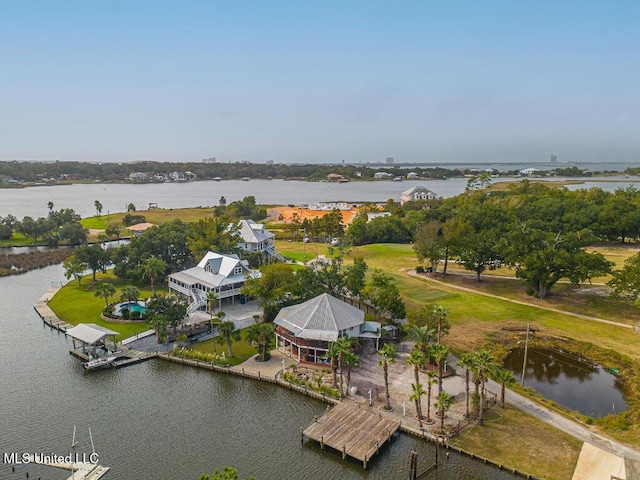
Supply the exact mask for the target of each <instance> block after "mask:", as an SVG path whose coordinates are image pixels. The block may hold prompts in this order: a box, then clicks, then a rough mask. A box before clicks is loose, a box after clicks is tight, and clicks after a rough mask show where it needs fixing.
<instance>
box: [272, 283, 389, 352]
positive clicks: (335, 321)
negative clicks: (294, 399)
mask: <svg viewBox="0 0 640 480" xmlns="http://www.w3.org/2000/svg"><path fill="white" fill-rule="evenodd" d="M273 323H274V325H275V326H276V348H277V349H280V350H282V351H283V352H285V353H286V354H288V355H289V356H291V357H292V358H296V359H297V360H298V361H299V362H304V363H329V359H328V358H327V353H328V351H329V344H330V343H331V342H335V341H336V340H337V339H338V338H340V337H346V336H348V337H358V338H362V339H367V338H369V339H374V340H375V341H376V342H377V341H378V340H379V338H380V323H378V322H365V320H364V312H363V311H362V310H360V309H359V308H356V307H354V306H353V305H350V304H348V303H346V302H343V301H342V300H339V299H337V298H336V297H334V296H332V295H329V294H328V293H323V294H322V295H318V296H317V297H314V298H312V299H311V300H307V301H306V302H303V303H300V304H298V305H292V306H290V307H284V308H282V309H281V310H280V312H278V315H277V316H276V318H275V320H274V321H273Z"/></svg>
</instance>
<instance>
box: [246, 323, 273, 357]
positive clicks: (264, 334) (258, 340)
mask: <svg viewBox="0 0 640 480" xmlns="http://www.w3.org/2000/svg"><path fill="white" fill-rule="evenodd" d="M272 339H273V324H272V323H254V324H253V325H251V326H250V327H249V328H248V330H247V341H248V342H249V343H251V344H255V346H256V347H257V349H258V361H260V362H263V361H265V360H268V359H269V357H268V356H267V354H268V352H267V350H268V348H269V344H270V343H271V340H272Z"/></svg>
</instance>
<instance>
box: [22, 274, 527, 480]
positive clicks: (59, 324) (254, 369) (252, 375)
mask: <svg viewBox="0 0 640 480" xmlns="http://www.w3.org/2000/svg"><path fill="white" fill-rule="evenodd" d="M61 288H62V286H56V287H52V288H51V289H49V290H47V291H46V292H45V293H44V294H43V296H42V297H41V298H40V299H39V300H38V302H36V304H35V305H34V310H35V311H36V313H37V314H38V316H39V317H40V318H41V320H42V321H43V322H44V323H45V324H46V325H48V326H49V327H50V328H51V329H55V330H57V331H58V332H60V333H63V334H65V335H66V330H67V329H69V328H71V327H73V326H74V325H71V324H68V323H66V322H64V321H62V320H60V319H59V318H58V317H57V315H56V314H55V312H53V310H51V308H50V307H49V306H48V301H49V300H50V299H51V298H53V296H54V295H55V294H56V293H57V292H58V291H59V290H60V289H61ZM125 340H126V339H125ZM132 351H133V350H132ZM70 353H71V354H72V353H73V352H72V351H70ZM141 353H142V352H141ZM272 354H273V356H272V361H271V362H272V365H271V368H270V370H271V371H270V372H269V373H267V374H262V370H260V367H261V366H267V364H268V363H269V362H267V363H262V364H261V365H252V364H251V363H250V362H252V361H253V362H254V363H256V362H255V355H254V356H252V357H251V358H249V359H248V360H246V361H245V362H243V363H241V364H240V365H237V366H230V365H227V366H226V367H223V366H219V365H215V364H213V363H212V362H204V361H201V360H192V359H186V358H182V357H176V356H172V355H170V354H169V353H161V352H157V353H155V354H154V355H153V358H157V359H160V360H164V361H169V362H173V363H178V364H182V365H186V366H189V367H192V368H201V369H206V370H212V371H215V372H218V373H225V374H228V375H235V376H239V377H243V378H247V379H249V380H258V381H262V382H267V383H272V384H275V385H278V386H280V387H282V388H287V389H289V390H294V391H296V392H297V393H300V394H303V395H306V396H308V397H311V398H314V399H316V400H319V401H322V402H324V403H326V404H328V405H329V406H333V405H337V404H338V403H341V402H353V403H356V404H359V405H362V402H358V400H357V399H353V400H350V399H348V398H347V399H342V400H341V399H337V398H333V397H329V396H327V395H325V394H324V393H319V392H316V391H314V390H310V389H309V388H308V387H306V386H305V387H302V386H299V385H295V384H293V383H292V382H290V381H286V380H281V379H280V378H279V376H280V373H282V368H280V361H281V360H282V361H283V362H284V361H285V359H288V357H285V356H284V355H282V354H281V352H279V351H277V350H274V351H273V352H272ZM280 357H282V358H280ZM274 359H275V361H276V362H277V363H278V365H277V366H275V367H274V365H273V364H275V362H274V361H273V360H274ZM289 360H290V359H289ZM290 365H297V362H295V361H290V362H289V366H290ZM247 366H251V368H246V367H247ZM274 368H275V372H274V371H273V370H274ZM364 404H365V405H366V401H365V403H364ZM368 408H369V409H370V410H372V411H373V412H376V413H378V414H379V415H385V416H396V417H397V416H398V415H399V414H400V412H399V411H398V412H396V413H393V412H386V411H383V410H382V409H381V408H380V407H375V406H371V407H368ZM400 418H402V417H400ZM310 421H311V420H310ZM470 425H471V423H470V424H469V425H467V426H465V427H464V428H468V426H470ZM302 429H303V427H301V430H302ZM399 430H400V431H402V432H403V433H405V434H407V435H411V436H413V437H416V438H420V439H422V440H424V441H425V442H433V443H436V444H438V445H440V446H441V447H442V448H444V449H446V450H453V451H455V452H457V453H459V454H462V455H466V456H468V457H469V458H472V459H477V460H479V461H482V462H484V463H485V464H487V463H489V464H491V465H493V466H494V467H496V468H498V469H500V470H506V471H509V472H511V473H513V474H514V475H518V476H520V477H522V478H528V479H533V480H536V479H537V478H538V477H535V476H533V475H531V474H528V473H524V472H521V471H519V470H517V469H515V468H512V467H509V466H506V465H502V464H500V463H499V462H496V461H494V460H492V459H490V458H484V457H482V456H479V455H476V454H474V453H472V452H468V451H466V450H463V449H462V448H460V447H456V446H452V445H450V444H449V442H448V441H446V440H447V439H445V438H444V437H442V436H441V435H434V434H432V433H430V432H428V431H426V430H425V428H424V427H423V428H416V427H414V426H411V425H409V424H407V422H406V421H402V420H400V427H399ZM462 431H463V430H461V431H460V432H458V434H460V433H461V432H462ZM451 438H455V437H451ZM447 455H448V454H447Z"/></svg>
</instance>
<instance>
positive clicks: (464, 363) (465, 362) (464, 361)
mask: <svg viewBox="0 0 640 480" xmlns="http://www.w3.org/2000/svg"><path fill="white" fill-rule="evenodd" d="M473 361H474V356H473V354H471V353H463V354H462V355H460V360H458V365H459V366H461V367H464V381H465V392H466V402H467V411H466V413H465V418H467V419H468V418H469V417H470V414H469V384H470V370H471V368H472V367H473Z"/></svg>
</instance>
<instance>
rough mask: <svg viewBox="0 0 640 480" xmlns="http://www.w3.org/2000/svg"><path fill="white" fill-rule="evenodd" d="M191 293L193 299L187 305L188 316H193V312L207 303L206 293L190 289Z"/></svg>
mask: <svg viewBox="0 0 640 480" xmlns="http://www.w3.org/2000/svg"><path fill="white" fill-rule="evenodd" d="M190 294H191V298H192V301H191V303H190V304H189V306H188V307H187V316H189V317H190V316H191V314H192V313H194V312H196V311H198V310H200V308H201V307H204V306H205V305H206V304H207V297H206V295H205V294H204V293H203V292H201V291H200V290H194V289H193V288H192V289H190Z"/></svg>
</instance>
